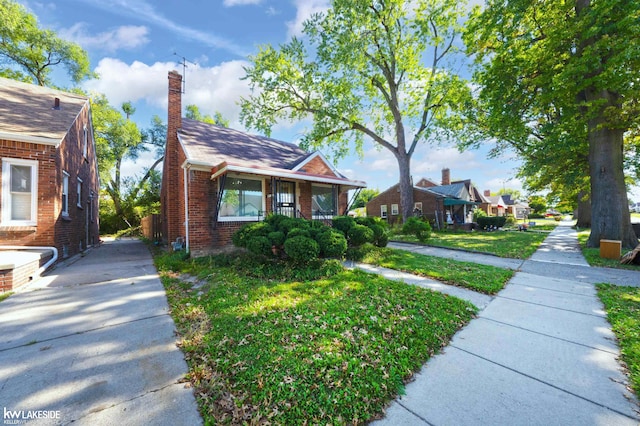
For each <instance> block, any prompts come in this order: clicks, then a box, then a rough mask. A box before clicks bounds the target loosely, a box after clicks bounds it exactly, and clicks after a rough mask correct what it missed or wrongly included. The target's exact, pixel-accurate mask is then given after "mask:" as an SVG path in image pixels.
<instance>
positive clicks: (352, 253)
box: [345, 243, 376, 262]
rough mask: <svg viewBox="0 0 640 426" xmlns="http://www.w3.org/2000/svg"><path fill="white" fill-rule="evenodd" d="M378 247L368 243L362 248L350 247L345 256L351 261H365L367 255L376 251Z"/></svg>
mask: <svg viewBox="0 0 640 426" xmlns="http://www.w3.org/2000/svg"><path fill="white" fill-rule="evenodd" d="M375 250H376V247H375V246H374V245H373V244H370V243H367V244H363V245H361V246H360V247H349V248H348V249H347V252H346V254H345V257H346V258H347V259H349V260H355V261H356V262H358V261H360V260H362V259H364V257H365V256H366V255H368V254H369V253H371V252H372V251H375Z"/></svg>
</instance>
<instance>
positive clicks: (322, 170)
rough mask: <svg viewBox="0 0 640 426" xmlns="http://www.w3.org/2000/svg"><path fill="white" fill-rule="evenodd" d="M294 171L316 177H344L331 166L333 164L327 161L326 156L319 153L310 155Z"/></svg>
mask: <svg viewBox="0 0 640 426" xmlns="http://www.w3.org/2000/svg"><path fill="white" fill-rule="evenodd" d="M293 170H294V171H299V172H303V173H311V174H316V175H324V176H335V177H344V176H343V175H342V174H341V173H340V172H338V171H337V170H336V169H335V167H333V166H332V165H331V163H329V161H327V159H326V158H325V157H324V155H322V154H321V153H319V152H314V153H313V154H311V155H309V156H308V157H307V158H305V159H304V160H302V162H301V163H300V164H298V165H297V166H296V167H295V168H294V169H293Z"/></svg>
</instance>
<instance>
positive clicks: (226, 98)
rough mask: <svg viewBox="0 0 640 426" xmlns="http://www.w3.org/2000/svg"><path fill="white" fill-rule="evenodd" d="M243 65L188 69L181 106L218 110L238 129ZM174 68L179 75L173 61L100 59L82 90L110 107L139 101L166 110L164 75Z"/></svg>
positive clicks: (244, 87)
mask: <svg viewBox="0 0 640 426" xmlns="http://www.w3.org/2000/svg"><path fill="white" fill-rule="evenodd" d="M246 65H248V64H247V63H246V62H245V61H230V62H223V63H221V64H219V65H216V66H214V67H201V66H198V65H195V66H190V67H188V68H187V72H186V76H185V81H186V93H185V94H184V95H183V100H182V105H183V106H186V105H189V104H196V105H198V107H199V108H200V111H201V112H202V113H204V114H211V115H213V113H214V112H215V111H220V112H221V113H222V115H223V116H224V117H225V118H227V119H228V120H230V122H231V126H232V127H236V128H237V127H239V120H238V117H239V114H240V107H239V105H238V104H237V102H238V100H239V99H240V97H241V96H248V95H249V87H248V83H247V81H244V80H241V79H240V78H241V77H242V76H244V74H245V72H244V69H243V66H246ZM174 69H178V70H179V71H180V72H182V69H181V68H180V67H178V66H177V65H176V64H175V63H174V62H156V63H154V64H152V65H147V64H145V63H142V62H139V61H135V62H133V63H131V64H127V63H125V62H122V61H121V60H119V59H114V58H104V59H102V60H101V61H100V63H99V64H98V66H97V67H96V69H95V71H96V72H97V73H98V74H99V75H100V79H99V80H90V81H88V82H86V83H85V84H84V85H83V88H84V89H86V90H89V91H94V92H98V93H104V94H105V95H106V96H107V99H109V102H110V103H111V105H114V106H118V105H120V104H122V102H126V101H131V102H134V103H136V102H140V101H143V102H146V103H147V104H148V105H150V106H152V107H156V108H159V109H161V110H163V111H166V109H167V84H168V83H167V73H168V72H169V71H170V70H174ZM161 116H163V115H161Z"/></svg>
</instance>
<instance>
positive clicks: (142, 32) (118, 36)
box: [59, 23, 149, 53]
mask: <svg viewBox="0 0 640 426" xmlns="http://www.w3.org/2000/svg"><path fill="white" fill-rule="evenodd" d="M59 34H60V36H61V37H62V38H64V39H67V40H71V41H74V42H76V43H78V44H79V45H80V46H82V47H83V48H84V49H104V50H106V51H107V52H110V53H113V52H115V51H117V50H121V49H124V50H130V49H135V48H136V47H140V46H144V45H145V44H147V43H149V38H148V37H147V35H148V34H149V29H148V28H147V27H144V26H134V25H127V26H122V27H118V28H116V29H114V30H111V31H106V32H103V33H97V34H95V33H91V32H90V30H89V29H88V28H87V24H85V23H77V24H75V25H74V26H72V27H71V28H69V29H65V30H61V31H60V32H59Z"/></svg>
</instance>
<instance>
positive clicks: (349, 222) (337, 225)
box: [331, 216, 356, 236]
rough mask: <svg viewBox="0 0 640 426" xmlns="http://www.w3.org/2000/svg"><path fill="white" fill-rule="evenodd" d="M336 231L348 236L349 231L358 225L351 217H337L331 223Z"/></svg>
mask: <svg viewBox="0 0 640 426" xmlns="http://www.w3.org/2000/svg"><path fill="white" fill-rule="evenodd" d="M331 224H332V225H333V228H334V229H337V230H338V231H340V232H342V233H343V234H344V235H345V236H347V235H348V233H349V230H350V229H351V228H353V227H354V226H355V225H356V221H355V219H354V218H352V217H351V216H336V217H334V218H333V220H332V221H331Z"/></svg>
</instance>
